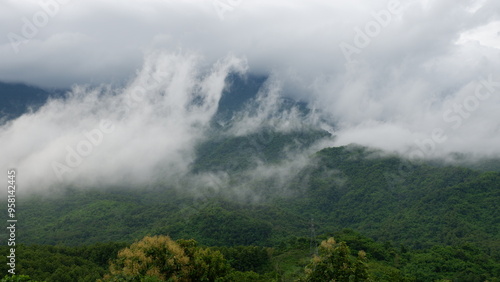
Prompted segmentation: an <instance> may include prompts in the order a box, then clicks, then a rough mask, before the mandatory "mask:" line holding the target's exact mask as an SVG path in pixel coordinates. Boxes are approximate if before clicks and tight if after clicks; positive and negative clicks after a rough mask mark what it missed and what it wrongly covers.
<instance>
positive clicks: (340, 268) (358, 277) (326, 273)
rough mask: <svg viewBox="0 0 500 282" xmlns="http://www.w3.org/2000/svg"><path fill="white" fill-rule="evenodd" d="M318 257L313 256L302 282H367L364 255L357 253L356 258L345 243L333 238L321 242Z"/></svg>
mask: <svg viewBox="0 0 500 282" xmlns="http://www.w3.org/2000/svg"><path fill="white" fill-rule="evenodd" d="M319 252H320V256H314V257H313V258H312V260H311V263H310V264H309V265H308V266H307V267H306V276H305V278H304V281H311V282H312V281H318V282H320V281H340V282H344V281H347V282H349V281H368V280H369V278H368V267H367V260H366V253H365V252H364V251H359V253H358V256H357V258H353V257H352V256H351V251H350V250H349V247H348V246H347V244H346V243H345V242H340V243H337V242H335V239H334V238H333V237H330V238H328V239H327V240H324V241H322V242H321V244H320V246H319Z"/></svg>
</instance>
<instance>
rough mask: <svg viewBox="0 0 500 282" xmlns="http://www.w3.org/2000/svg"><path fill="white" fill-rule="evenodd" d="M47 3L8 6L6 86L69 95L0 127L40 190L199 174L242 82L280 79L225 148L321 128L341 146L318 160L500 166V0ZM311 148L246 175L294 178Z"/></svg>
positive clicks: (269, 83) (7, 155) (5, 164)
mask: <svg viewBox="0 0 500 282" xmlns="http://www.w3.org/2000/svg"><path fill="white" fill-rule="evenodd" d="M44 3H45V4H39V3H38V2H36V1H25V2H23V3H17V2H16V3H14V2H12V1H4V2H2V3H0V7H1V8H2V9H0V10H1V11H2V12H0V13H3V16H2V17H1V18H2V20H1V21H2V22H4V21H5V23H6V24H3V25H0V30H1V32H2V33H3V34H6V35H7V36H4V37H1V38H0V61H2V64H1V65H0V80H1V81H4V82H22V83H27V84H30V85H36V86H40V87H44V88H47V89H53V88H68V89H71V90H70V91H69V92H68V93H67V95H66V97H65V98H64V99H54V100H50V101H48V102H47V103H46V104H45V105H44V106H42V107H41V108H40V109H39V110H37V111H34V112H30V113H26V114H24V115H23V116H21V117H19V118H17V119H15V120H11V121H9V122H7V123H6V124H4V125H2V126H1V127H0V155H1V156H2V158H1V160H0V162H1V163H0V167H2V168H5V169H7V168H10V167H15V168H17V169H18V170H19V173H20V176H21V175H22V177H19V183H20V185H23V186H24V187H27V188H26V189H27V190H30V191H36V190H40V191H43V190H45V189H48V188H49V187H61V186H66V185H75V186H85V187H93V186H106V185H115V186H116V185H118V186H119V185H124V184H127V185H142V184H144V183H148V182H151V181H156V180H159V179H169V180H170V181H181V182H182V181H185V178H186V177H194V176H193V175H190V172H189V171H190V166H191V165H192V163H193V161H194V160H195V158H196V146H197V144H199V143H200V142H203V140H206V138H208V135H209V134H208V132H209V131H211V130H212V128H211V122H212V121H213V118H214V116H215V115H216V113H217V110H218V102H219V101H220V99H221V95H223V93H224V91H225V90H227V89H228V88H230V87H231V85H230V84H228V83H227V81H226V78H227V76H228V75H229V74H231V73H236V74H238V75H241V76H246V75H252V74H255V75H264V76H266V77H268V79H267V80H266V82H265V84H264V85H263V86H262V87H261V88H260V90H259V93H258V94H257V97H256V98H255V100H253V101H251V102H250V103H249V104H247V105H246V106H245V108H244V109H243V110H242V111H240V112H239V113H238V114H237V115H235V116H234V117H233V119H232V120H231V122H230V125H228V126H229V128H228V129H227V131H224V134H227V135H228V136H245V135H248V134H255V133H258V132H259V131H260V130H262V129H264V128H265V129H272V130H276V131H280V132H293V131H300V130H302V129H304V128H310V127H315V128H322V129H324V130H327V131H329V132H330V133H331V134H332V135H334V136H335V139H334V141H333V142H331V140H328V141H325V142H324V143H321V144H322V145H318V146H316V147H314V148H315V150H319V149H321V148H323V147H327V146H341V145H348V144H351V143H356V144H360V145H364V146H369V147H374V148H378V149H382V150H384V151H387V152H395V153H398V154H400V155H402V156H403V157H406V158H410V159H422V158H423V159H426V158H446V157H447V156H449V155H450V154H452V153H456V152H459V153H463V154H466V155H470V156H474V157H475V158H482V157H498V156H499V154H500V145H499V144H500V111H498V109H499V108H500V95H499V93H500V50H499V49H500V39H499V37H498V27H499V24H498V23H500V16H499V15H498V13H496V12H495V11H498V9H499V8H500V4H499V3H498V2H497V1H493V0H489V1H488V0H487V1H469V0H461V1H451V0H450V1H439V2H431V1H423V0H422V1H417V0H414V1H381V0H380V1H378V0H377V1H370V3H364V2H363V3H361V2H360V1H357V2H356V1H355V2H352V1H335V2H330V1H319V0H318V1H308V2H307V3H304V2H300V1H273V2H272V3H269V1H267V2H266V1H233V2H231V3H233V4H232V5H230V6H229V8H227V6H223V7H226V9H222V10H221V8H220V7H221V6H217V5H215V4H217V3H218V2H217V1H213V2H211V1H156V0H149V1H145V2H144V1H141V2H139V1H127V2H126V3H121V2H120V3H117V2H115V1H85V2H84V3H80V2H76V1H56V0H54V1H52V2H51V1H48V2H44ZM48 3H51V6H47V5H49V4H48ZM214 3H215V4H214ZM44 5H45V6H44ZM7 11H8V12H7ZM37 13H38V14H40V13H46V14H47V15H48V16H47V21H46V23H40V22H38V24H37V22H35V21H36V19H37V18H36V17H35V15H37ZM40 19H41V18H39V19H38V21H40ZM7 23H9V24H7ZM31 26H34V28H33V27H31ZM15 39H17V41H16V40H15ZM285 98H287V99H293V100H294V101H300V102H302V103H304V104H306V105H307V109H308V113H307V114H304V113H303V112H302V111H301V110H300V107H295V106H294V107H290V108H286V109H285V110H283V105H284V99H285ZM308 150H309V149H308ZM308 150H306V151H304V152H302V154H299V153H296V152H295V153H293V154H292V153H291V154H290V157H289V158H288V159H287V160H286V161H284V162H285V163H283V164H282V165H283V168H289V169H281V168H279V167H270V166H269V165H267V164H264V163H262V164H260V165H258V166H257V168H253V169H252V170H251V171H247V172H245V173H246V175H247V176H245V177H243V179H252V178H256V177H257V176H258V175H261V176H262V177H264V178H265V175H267V174H266V172H268V171H274V172H275V173H271V174H273V175H274V176H276V177H275V178H276V179H278V180H276V181H281V180H279V179H286V176H285V175H286V174H285V172H286V171H288V172H290V173H291V174H293V173H295V172H296V171H297V169H298V168H299V167H303V166H305V165H307V158H304V156H307V155H308V154H310V151H308ZM296 160H301V161H300V162H299V161H296ZM256 162H257V163H258V160H257V161H256ZM299 163H300V164H299ZM225 173H226V172H224V171H220V172H215V173H214V174H213V175H209V176H207V175H197V176H196V177H200V179H205V180H206V177H212V176H214V175H215V178H214V179H216V182H217V183H227V185H229V183H230V180H229V179H228V178H227V177H228V176H227V174H225ZM274 176H273V177H274ZM205 180H199V179H195V180H192V181H195V182H197V181H198V182H199V183H203V182H204V181H205ZM257 180H258V179H257ZM214 181H215V180H214ZM206 183H209V182H206ZM280 183H281V182H280ZM227 185H226V186H227ZM231 185H232V184H231ZM209 186H210V185H209ZM250 186H251V185H250ZM278 186H283V185H282V184H280V185H278ZM240 190H244V189H243V188H242V189H240Z"/></svg>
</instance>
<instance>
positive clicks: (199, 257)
mask: <svg viewBox="0 0 500 282" xmlns="http://www.w3.org/2000/svg"><path fill="white" fill-rule="evenodd" d="M229 269H230V268H229V265H228V264H227V262H226V261H225V259H224V257H223V256H222V254H221V253H220V252H218V251H213V250H210V249H206V248H198V247H197V246H196V242H195V241H194V240H191V241H181V242H180V243H177V242H175V241H173V240H172V239H170V237H168V236H153V237H150V236H146V237H144V238H143V239H142V240H140V241H138V242H136V243H134V244H132V245H131V246H130V247H128V248H125V249H123V250H121V251H120V252H119V253H118V258H117V259H116V260H115V262H113V263H111V265H110V273H109V274H107V275H106V276H105V277H104V281H117V280H127V281H142V280H143V279H146V278H148V279H158V280H159V281H164V280H171V281H215V279H216V278H218V277H224V276H225V275H226V274H227V273H228V272H229Z"/></svg>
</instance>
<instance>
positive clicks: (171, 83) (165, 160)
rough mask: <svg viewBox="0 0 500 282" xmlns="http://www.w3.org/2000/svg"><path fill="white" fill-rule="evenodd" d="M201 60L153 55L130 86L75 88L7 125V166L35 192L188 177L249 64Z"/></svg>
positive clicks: (0, 135)
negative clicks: (227, 94) (232, 82)
mask: <svg viewBox="0 0 500 282" xmlns="http://www.w3.org/2000/svg"><path fill="white" fill-rule="evenodd" d="M199 62H200V58H199V57H198V56H196V55H193V54H184V53H182V54H179V53H176V54H164V53H158V54H153V55H151V56H149V57H148V58H146V60H145V63H144V66H143V68H142V69H141V70H140V71H139V72H138V74H137V77H136V78H135V79H133V80H132V81H131V82H130V83H129V84H128V85H127V86H126V87H124V88H119V89H115V88H111V87H107V86H102V87H98V88H86V87H75V88H73V90H71V91H70V92H69V93H68V95H67V97H66V98H65V99H57V100H51V101H49V102H48V103H47V104H46V105H44V106H43V107H41V108H40V109H39V110H38V111H36V112H34V113H30V114H25V115H23V116H21V117H20V118H18V119H16V120H13V121H11V122H9V123H7V124H6V125H4V126H3V127H2V128H0V150H1V155H2V165H1V166H2V167H15V168H17V169H18V170H19V171H20V173H21V174H22V175H23V177H22V180H21V179H20V180H19V182H20V184H22V185H24V186H25V187H28V189H37V188H40V189H45V188H47V187H53V186H59V185H76V186H86V187H92V186H93V185H97V184H99V185H124V184H127V185H130V184H140V183H147V182H148V181H154V180H155V179H156V180H157V179H158V177H159V176H161V177H166V178H168V177H171V178H175V177H180V176H182V175H183V174H185V173H187V171H188V169H189V168H188V166H189V164H190V163H191V162H192V160H193V158H194V151H193V150H194V146H195V144H196V142H199V141H200V140H201V138H202V137H203V136H204V133H205V131H206V130H207V128H208V126H209V122H210V120H211V119H212V117H213V115H214V114H215V113H216V111H217V107H218V102H219V100H220V97H221V95H222V93H223V90H224V87H225V78H226V76H227V75H228V73H230V72H231V73H243V72H244V71H245V70H246V67H247V66H246V62H245V60H243V59H239V58H236V57H233V56H228V57H226V58H223V59H221V60H220V61H218V62H217V63H216V64H215V65H213V66H212V67H210V68H208V69H204V68H200V65H199ZM20 178H21V177H20ZM21 182H22V183H21Z"/></svg>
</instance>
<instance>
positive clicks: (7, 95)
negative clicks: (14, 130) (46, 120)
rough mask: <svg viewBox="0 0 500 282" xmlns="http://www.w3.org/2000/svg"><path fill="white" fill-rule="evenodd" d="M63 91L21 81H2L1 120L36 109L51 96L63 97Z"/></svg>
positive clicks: (13, 117) (0, 91) (0, 89)
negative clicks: (50, 89)
mask: <svg viewBox="0 0 500 282" xmlns="http://www.w3.org/2000/svg"><path fill="white" fill-rule="evenodd" d="M61 96H62V91H60V90H57V91H47V90H44V89H41V88H38V87H34V86H29V85H26V84H19V83H4V82H0V121H6V120H11V119H15V118H17V117H19V116H21V115H22V114H24V113H26V112H28V111H35V110H36V109H38V108H39V107H40V106H42V105H43V104H44V103H45V102H46V101H47V99H48V98H50V97H61Z"/></svg>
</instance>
